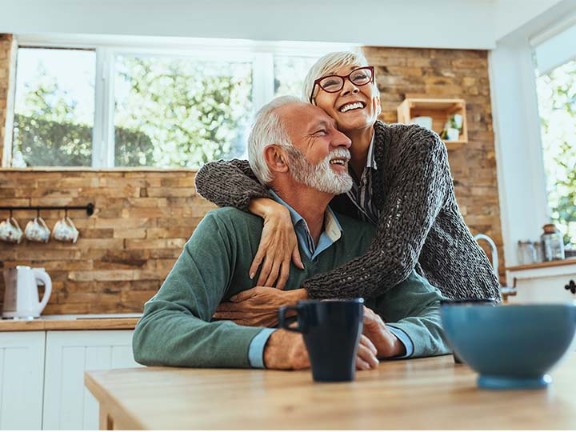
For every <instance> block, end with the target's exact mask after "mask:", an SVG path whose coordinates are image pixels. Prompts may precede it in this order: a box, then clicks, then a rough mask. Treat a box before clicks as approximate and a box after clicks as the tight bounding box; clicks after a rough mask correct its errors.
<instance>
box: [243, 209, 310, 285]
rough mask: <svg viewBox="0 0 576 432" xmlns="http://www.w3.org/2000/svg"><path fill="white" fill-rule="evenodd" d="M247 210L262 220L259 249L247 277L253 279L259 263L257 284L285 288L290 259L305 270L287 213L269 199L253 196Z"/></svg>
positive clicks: (286, 210) (288, 213)
mask: <svg viewBox="0 0 576 432" xmlns="http://www.w3.org/2000/svg"><path fill="white" fill-rule="evenodd" d="M249 210H250V212H251V213H253V214H255V215H258V216H261V217H262V218H263V219H264V228H263V229H262V237H261V238H260V244H259V245H258V251H257V252H256V256H255V257H254V260H253V261H252V265H251V266H250V270H249V271H250V278H251V279H252V278H254V276H255V275H256V272H257V271H258V267H260V265H262V268H261V270H260V276H259V277H258V281H257V282H256V285H257V286H268V287H273V286H276V288H278V289H284V287H285V286H286V281H287V280H288V276H289V273H290V261H294V264H295V265H296V266H297V267H299V268H301V269H304V265H303V264H302V259H301V257H300V251H299V250H298V240H297V238H296V234H295V233H294V226H293V225H292V219H291V218H290V212H289V211H288V209H287V208H286V207H284V206H283V205H281V204H279V203H277V202H275V201H273V200H271V199H269V198H257V199H253V200H252V201H251V202H250V207H249Z"/></svg>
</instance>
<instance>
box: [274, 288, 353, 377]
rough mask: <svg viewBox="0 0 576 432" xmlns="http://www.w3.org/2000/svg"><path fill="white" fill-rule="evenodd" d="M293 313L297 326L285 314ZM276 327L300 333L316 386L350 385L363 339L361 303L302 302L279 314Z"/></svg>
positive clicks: (282, 308) (337, 301) (285, 307)
mask: <svg viewBox="0 0 576 432" xmlns="http://www.w3.org/2000/svg"><path fill="white" fill-rule="evenodd" d="M288 312H294V313H295V315H296V316H297V318H298V321H297V323H296V325H294V324H293V321H292V320H290V319H289V318H288V317H287V316H286V314H287V313H288ZM278 317H279V322H280V324H279V327H281V328H283V329H285V330H288V331H292V332H298V333H301V334H302V335H303V337H304V344H305V345H306V349H307V350H308V355H309V356H310V363H311V365H312V377H313V379H314V381H319V382H338V381H353V380H354V377H355V372H356V354H357V353H358V344H359V342H360V337H361V336H362V328H363V319H364V299H362V298H355V299H349V300H340V299H334V300H302V301H299V302H298V303H297V304H296V305H292V306H283V307H281V308H280V309H279V310H278Z"/></svg>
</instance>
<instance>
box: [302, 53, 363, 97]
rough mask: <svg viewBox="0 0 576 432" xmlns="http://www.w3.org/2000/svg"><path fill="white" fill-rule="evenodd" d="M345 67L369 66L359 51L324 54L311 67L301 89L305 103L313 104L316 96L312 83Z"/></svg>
mask: <svg viewBox="0 0 576 432" xmlns="http://www.w3.org/2000/svg"><path fill="white" fill-rule="evenodd" d="M345 66H358V67H361V66H369V65H368V60H366V57H364V54H362V52H361V51H337V52H332V53H329V54H326V55H325V56H323V57H321V58H320V59H319V60H318V61H317V62H316V63H314V64H313V65H312V67H311V68H310V70H309V71H308V73H307V74H306V78H304V85H303V88H302V98H303V99H304V100H305V101H309V102H312V103H314V97H315V96H316V94H314V95H313V94H312V91H314V90H315V89H314V81H316V80H317V79H318V78H321V77H323V76H326V75H330V74H334V73H336V71H337V70H338V69H340V68H343V67H345Z"/></svg>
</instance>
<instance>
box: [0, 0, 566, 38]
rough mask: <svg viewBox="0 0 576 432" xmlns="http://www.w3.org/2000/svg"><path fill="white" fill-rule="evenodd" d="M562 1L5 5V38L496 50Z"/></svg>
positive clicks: (203, 0) (0, 28)
mask: <svg viewBox="0 0 576 432" xmlns="http://www.w3.org/2000/svg"><path fill="white" fill-rule="evenodd" d="M561 1H563V2H566V1H569V2H575V8H576V0H364V1H362V2H354V1H352V0H242V1H241V0H218V1H214V0H0V33H16V34H45V33H59V34H113V35H147V36H177V37H203V38H206V37H216V38H228V39H230V38H232V39H249V40H263V41H278V40H285V41H286V40H287V41H324V42H343V43H359V44H364V45H379V46H404V47H438V48H472V49H492V48H494V47H495V44H496V41H497V40H498V39H500V38H501V37H503V36H505V35H506V34H508V33H510V32H512V31H513V30H515V29H517V28H519V27H520V26H522V25H524V24H525V23H527V22H529V21H530V20H532V19H533V18H534V17H536V16H538V15H540V14H542V13H543V12H544V11H546V10H548V9H549V8H551V7H552V6H554V5H555V4H557V3H560V2H561Z"/></svg>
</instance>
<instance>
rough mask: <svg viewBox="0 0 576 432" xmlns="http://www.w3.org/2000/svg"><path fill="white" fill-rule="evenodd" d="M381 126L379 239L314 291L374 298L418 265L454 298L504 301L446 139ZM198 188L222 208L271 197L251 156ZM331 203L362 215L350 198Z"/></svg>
mask: <svg viewBox="0 0 576 432" xmlns="http://www.w3.org/2000/svg"><path fill="white" fill-rule="evenodd" d="M374 127H375V141H374V145H375V148H374V151H375V158H376V164H377V171H376V172H375V174H374V178H373V191H372V194H373V200H374V202H375V205H376V207H377V208H378V209H379V212H380V214H379V218H378V226H377V228H378V230H377V235H376V238H375V239H374V241H373V243H372V245H371V246H370V248H369V249H368V251H367V252H366V254H365V255H363V256H361V257H359V258H356V259H354V260H352V261H350V262H348V263H347V264H345V265H343V266H341V267H338V268H337V269H335V270H333V271H331V272H328V273H323V274H320V275H317V276H314V277H312V278H310V279H308V280H306V281H305V282H304V283H303V287H304V288H306V290H307V291H308V295H309V296H310V297H311V298H329V297H364V298H372V297H376V296H378V295H379V294H381V293H382V292H383V291H384V290H386V289H388V288H390V287H393V286H395V285H397V284H398V283H399V282H402V281H403V280H404V279H406V277H407V276H408V274H409V273H410V272H411V271H412V270H413V269H414V268H417V270H418V272H419V273H421V274H422V275H423V276H425V277H426V278H427V279H428V280H429V281H430V283H431V284H433V285H435V286H436V287H438V288H439V289H440V291H442V293H443V294H444V296H446V297H447V298H450V299H464V298H488V297H492V298H496V299H500V291H499V288H498V287H499V283H498V280H497V278H496V275H495V274H494V272H493V269H492V267H491V265H490V263H489V261H488V259H487V257H486V255H485V254H484V252H483V251H482V249H481V248H480V247H479V246H478V244H477V243H476V241H475V240H474V238H473V237H472V234H471V233H470V230H469V229H468V227H467V226H466V224H465V222H464V219H463V218H462V215H461V214H460V210H459V209H458V204H457V203H456V197H455V195H454V188H453V183H452V176H451V174H450V167H449V164H448V154H447V151H446V146H445V145H444V143H443V142H442V141H441V140H440V138H439V137H438V135H437V134H435V133H433V132H430V131H428V130H427V129H424V128H421V127H419V126H415V125H409V126H408V125H401V124H384V123H382V122H380V121H377V122H376V124H375V126H374ZM196 188H197V191H198V192H199V193H200V194H201V195H202V196H203V197H205V198H207V199H208V200H210V201H212V202H214V203H215V204H217V205H219V206H233V207H237V208H239V209H243V210H247V209H248V205H249V202H250V200H251V199H252V198H256V197H269V195H268V192H267V190H266V187H264V186H263V185H262V184H260V183H259V182H258V181H257V180H256V177H255V176H254V173H253V172H252V170H251V169H250V166H249V165H248V162H247V161H243V160H233V161H228V162H226V161H218V162H211V163H208V164H206V165H204V167H202V169H201V170H200V171H199V172H198V174H197V177H196ZM331 207H332V208H334V209H335V210H336V211H340V212H344V213H348V214H355V206H354V204H353V203H351V202H350V201H349V199H348V198H347V197H346V196H345V195H339V196H337V197H336V198H334V200H333V201H332V203H331ZM418 264H419V265H418Z"/></svg>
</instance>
